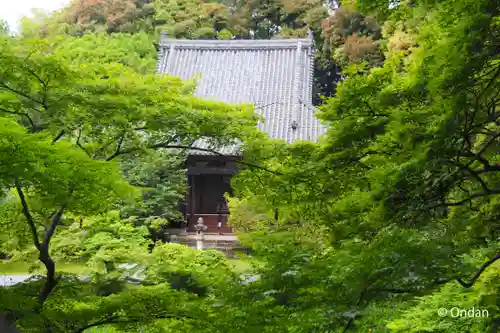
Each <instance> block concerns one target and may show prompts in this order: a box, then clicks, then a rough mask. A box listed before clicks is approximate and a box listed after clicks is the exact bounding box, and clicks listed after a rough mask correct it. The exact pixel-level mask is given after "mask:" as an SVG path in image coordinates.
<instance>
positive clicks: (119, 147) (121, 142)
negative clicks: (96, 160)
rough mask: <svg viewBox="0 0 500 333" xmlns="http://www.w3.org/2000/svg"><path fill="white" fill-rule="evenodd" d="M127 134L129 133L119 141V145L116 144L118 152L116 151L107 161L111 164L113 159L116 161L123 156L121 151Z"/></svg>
mask: <svg viewBox="0 0 500 333" xmlns="http://www.w3.org/2000/svg"><path fill="white" fill-rule="evenodd" d="M126 134H127V133H124V134H123V135H122V136H121V137H120V139H119V140H118V143H117V144H116V150H115V152H114V153H113V154H112V155H111V156H109V157H108V158H106V161H108V162H109V161H111V160H112V159H114V158H115V157H116V156H118V155H121V153H120V150H121V148H122V144H123V140H125V135H126Z"/></svg>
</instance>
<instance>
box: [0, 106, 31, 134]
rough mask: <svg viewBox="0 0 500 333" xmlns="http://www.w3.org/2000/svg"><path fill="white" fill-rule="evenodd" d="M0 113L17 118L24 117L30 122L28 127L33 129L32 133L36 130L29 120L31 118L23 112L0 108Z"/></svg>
mask: <svg viewBox="0 0 500 333" xmlns="http://www.w3.org/2000/svg"><path fill="white" fill-rule="evenodd" d="M0 111H1V112H5V113H10V114H15V115H18V116H23V117H25V118H26V119H28V121H29V122H30V125H31V128H32V129H33V131H35V130H36V126H35V123H34V122H33V119H31V117H30V116H29V114H27V113H24V112H16V111H9V110H7V109H4V108H0Z"/></svg>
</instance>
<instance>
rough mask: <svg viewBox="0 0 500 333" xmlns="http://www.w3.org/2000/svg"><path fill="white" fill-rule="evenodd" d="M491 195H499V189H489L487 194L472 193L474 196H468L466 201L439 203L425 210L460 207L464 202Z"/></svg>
mask: <svg viewBox="0 0 500 333" xmlns="http://www.w3.org/2000/svg"><path fill="white" fill-rule="evenodd" d="M493 194H500V188H498V189H490V190H489V192H488V193H485V192H480V193H474V194H472V195H470V196H469V197H468V198H467V199H463V200H460V201H457V202H443V203H440V204H437V205H433V206H430V207H427V208H428V209H433V208H438V207H443V206H460V205H463V204H464V203H466V202H469V201H471V200H472V199H476V198H481V197H487V196H490V195H493Z"/></svg>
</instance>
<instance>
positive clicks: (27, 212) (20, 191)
mask: <svg viewBox="0 0 500 333" xmlns="http://www.w3.org/2000/svg"><path fill="white" fill-rule="evenodd" d="M16 191H17V194H18V195H19V199H20V200H21V205H22V206H23V214H24V217H26V220H27V221H28V225H29V227H30V230H31V234H32V235H33V243H34V244H35V247H36V248H37V249H38V250H40V239H39V238H38V232H37V230H36V226H35V221H34V220H33V216H31V212H30V210H29V207H28V203H27V202H26V198H25V196H24V192H23V189H22V188H21V185H20V184H19V183H18V182H17V181H16Z"/></svg>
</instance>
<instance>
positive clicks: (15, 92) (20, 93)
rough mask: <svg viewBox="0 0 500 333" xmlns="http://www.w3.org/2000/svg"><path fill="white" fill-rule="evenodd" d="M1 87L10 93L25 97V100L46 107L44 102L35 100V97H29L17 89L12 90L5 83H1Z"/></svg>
mask: <svg viewBox="0 0 500 333" xmlns="http://www.w3.org/2000/svg"><path fill="white" fill-rule="evenodd" d="M0 86H2V87H4V88H5V89H7V90H8V91H10V92H12V93H14V94H16V95H19V96H23V97H24V98H27V99H29V100H30V101H33V102H35V103H37V104H40V105H41V106H43V107H45V104H44V103H43V101H39V100H37V99H36V98H33V97H31V96H29V95H28V94H25V93H23V92H22V91H19V90H17V89H14V88H11V87H9V86H8V85H6V84H5V83H4V82H0Z"/></svg>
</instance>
